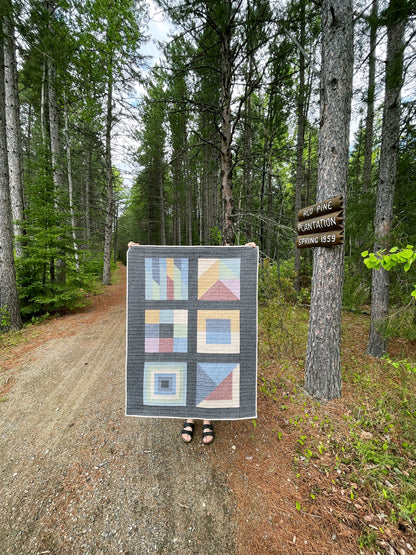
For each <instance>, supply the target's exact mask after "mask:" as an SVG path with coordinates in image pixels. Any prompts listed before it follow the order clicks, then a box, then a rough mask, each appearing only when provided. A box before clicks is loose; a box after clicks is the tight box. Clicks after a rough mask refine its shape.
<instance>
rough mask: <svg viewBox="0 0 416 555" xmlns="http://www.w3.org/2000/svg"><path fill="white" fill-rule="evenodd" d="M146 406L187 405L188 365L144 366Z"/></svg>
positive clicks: (152, 364) (144, 401) (174, 363)
mask: <svg viewBox="0 0 416 555" xmlns="http://www.w3.org/2000/svg"><path fill="white" fill-rule="evenodd" d="M143 391H144V399H143V403H144V404H145V405H156V406H160V405H162V406H163V405H164V406H171V407H172V406H185V405H186V363H184V362H164V363H163V364H161V363H160V362H157V363H155V362H146V363H145V364H144V389H143Z"/></svg>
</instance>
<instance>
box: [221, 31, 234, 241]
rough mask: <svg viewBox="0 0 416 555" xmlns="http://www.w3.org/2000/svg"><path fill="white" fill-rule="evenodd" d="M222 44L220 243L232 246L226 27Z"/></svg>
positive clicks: (228, 43) (227, 41)
mask: <svg viewBox="0 0 416 555" xmlns="http://www.w3.org/2000/svg"><path fill="white" fill-rule="evenodd" d="M222 39H223V42H222V54H221V55H222V63H221V77H222V87H221V93H222V99H221V100H222V104H221V105H222V109H221V191H222V209H223V230H222V242H223V244H224V245H233V244H234V208H233V182H232V155H231V140H232V136H231V135H232V134H231V30H230V29H229V27H228V26H226V28H225V31H224V34H223V37H222Z"/></svg>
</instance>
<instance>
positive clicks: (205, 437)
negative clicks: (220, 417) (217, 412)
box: [202, 420, 214, 445]
mask: <svg viewBox="0 0 416 555" xmlns="http://www.w3.org/2000/svg"><path fill="white" fill-rule="evenodd" d="M213 441H214V428H213V426H212V424H211V421H210V420H204V422H203V425H202V442H203V443H204V444H205V445H209V444H210V443H212V442H213Z"/></svg>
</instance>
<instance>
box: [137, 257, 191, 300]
mask: <svg viewBox="0 0 416 555" xmlns="http://www.w3.org/2000/svg"><path fill="white" fill-rule="evenodd" d="M145 267H146V270H145V288H146V294H145V298H146V300H147V301H152V300H155V301H163V300H171V301H173V300H185V299H187V298H188V260H187V259H186V258H146V260H145Z"/></svg>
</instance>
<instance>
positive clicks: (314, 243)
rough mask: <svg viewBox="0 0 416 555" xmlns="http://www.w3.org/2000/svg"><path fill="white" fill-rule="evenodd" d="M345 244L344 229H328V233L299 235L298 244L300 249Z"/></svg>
mask: <svg viewBox="0 0 416 555" xmlns="http://www.w3.org/2000/svg"><path fill="white" fill-rule="evenodd" d="M343 244H344V230H343V229H341V230H339V229H338V230H336V231H328V232H326V233H313V234H310V235H298V237H297V238H296V246H297V248H298V249H304V248H306V247H332V246H334V245H343Z"/></svg>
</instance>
